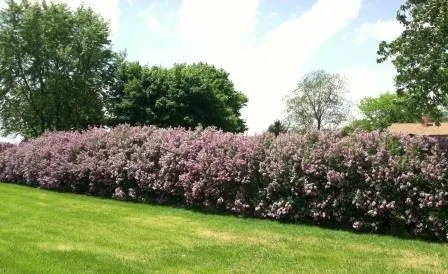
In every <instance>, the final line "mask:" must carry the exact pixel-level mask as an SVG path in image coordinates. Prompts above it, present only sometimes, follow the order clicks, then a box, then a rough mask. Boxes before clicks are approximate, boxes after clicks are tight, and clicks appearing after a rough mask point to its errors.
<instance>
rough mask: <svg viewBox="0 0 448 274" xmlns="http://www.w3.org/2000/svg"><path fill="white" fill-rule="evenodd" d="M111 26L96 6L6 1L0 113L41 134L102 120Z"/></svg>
mask: <svg viewBox="0 0 448 274" xmlns="http://www.w3.org/2000/svg"><path fill="white" fill-rule="evenodd" d="M108 37H109V26H108V23H107V22H105V21H104V20H103V19H102V18H101V17H100V16H98V15H97V14H95V13H94V12H93V11H92V10H91V9H89V8H85V7H80V8H78V9H77V10H74V11H73V10H70V9H69V8H68V7H67V6H66V5H65V4H55V3H51V4H47V3H46V2H45V1H44V2H42V3H41V2H40V1H27V0H24V1H20V2H16V1H14V0H9V1H7V5H6V7H5V8H4V9H3V10H1V11H0V117H1V118H0V119H1V125H2V127H3V129H4V130H6V131H8V132H19V133H21V134H22V135H24V136H37V135H40V134H41V133H43V132H44V131H45V130H70V129H80V128H86V127H88V126H90V125H98V124H100V123H101V122H102V120H103V115H104V111H103V108H104V105H103V96H104V93H105V91H107V90H108V86H109V83H111V80H112V76H113V71H114V67H115V59H116V58H115V54H114V53H113V52H112V47H111V41H110V40H109V38H108Z"/></svg>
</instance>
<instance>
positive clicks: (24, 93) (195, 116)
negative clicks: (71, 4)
mask: <svg viewBox="0 0 448 274" xmlns="http://www.w3.org/2000/svg"><path fill="white" fill-rule="evenodd" d="M109 37H110V28H109V24H108V22H106V21H105V20H104V19H103V18H102V17H100V16H99V15H98V14H96V13H94V12H93V10H92V9H90V8H87V7H84V6H81V7H79V8H78V9H76V10H71V9H69V8H68V6H67V5H66V4H62V3H53V2H51V3H47V2H45V1H42V2H41V1H27V0H24V1H14V0H8V1H7V2H6V7H5V8H4V9H2V10H1V11H0V125H1V128H2V131H3V132H5V133H9V132H16V133H20V134H21V135H23V136H25V137H34V136H38V135H40V134H42V133H43V132H44V131H46V130H77V129H85V128H88V127H90V126H100V125H115V124H118V123H129V124H132V125H143V124H151V125H157V126H161V127H169V126H181V127H187V128H194V127H196V126H215V127H217V128H219V129H222V130H225V131H231V132H242V131H244V130H245V129H246V125H245V122H244V120H243V119H242V118H241V114H240V110H241V108H242V107H244V106H245V104H246V102H247V98H246V96H245V95H244V94H243V93H241V92H240V91H237V90H236V89H235V88H234V86H233V83H232V82H231V81H230V80H229V74H228V73H227V72H225V71H224V70H222V69H218V68H215V67H214V66H211V65H207V64H204V63H199V64H192V65H187V64H176V65H174V67H173V68H170V69H166V68H162V67H147V66H142V65H140V64H139V63H134V62H128V61H126V58H125V55H124V54H122V53H117V52H114V51H113V49H112V43H111V40H110V38H109Z"/></svg>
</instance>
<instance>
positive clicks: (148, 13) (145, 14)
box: [139, 2, 162, 33]
mask: <svg viewBox="0 0 448 274" xmlns="http://www.w3.org/2000/svg"><path fill="white" fill-rule="evenodd" d="M156 8H157V3H156V2H151V3H150V4H149V6H148V8H147V9H146V10H142V11H140V12H139V16H140V17H142V18H143V19H144V20H145V21H146V26H147V27H148V29H149V31H151V32H154V33H160V32H161V29H162V27H161V25H160V22H159V20H157V18H156V17H155V16H154V15H153V14H155V11H156Z"/></svg>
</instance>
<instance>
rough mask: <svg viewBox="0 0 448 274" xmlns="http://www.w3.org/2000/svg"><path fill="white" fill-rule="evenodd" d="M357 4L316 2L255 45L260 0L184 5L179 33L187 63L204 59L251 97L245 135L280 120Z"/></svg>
mask: <svg viewBox="0 0 448 274" xmlns="http://www.w3.org/2000/svg"><path fill="white" fill-rule="evenodd" d="M361 1H362V0H341V1H334V0H319V1H317V3H316V4H315V5H314V6H313V7H312V8H311V9H310V10H308V11H306V12H305V13H303V14H302V15H300V16H299V17H295V18H291V19H289V20H286V21H284V22H283V23H282V24H280V25H279V26H277V27H276V28H275V29H274V30H272V31H271V32H270V33H269V34H268V35H266V37H264V39H263V40H261V41H257V40H256V39H255V35H254V30H255V27H256V12H257V8H258V4H259V1H256V0H249V1H238V0H228V1H222V2H219V3H218V4H216V1H213V4H212V3H210V2H211V1H207V0H202V1H201V0H184V1H183V2H182V5H181V9H180V13H179V16H180V17H179V28H180V31H181V33H182V34H183V37H184V39H185V41H187V42H190V50H191V55H190V56H194V57H190V60H186V61H199V60H206V61H207V62H209V63H213V64H215V65H218V66H222V67H223V68H224V69H226V70H227V71H229V72H230V77H231V79H232V80H233V81H234V83H235V86H236V88H238V89H240V90H242V91H243V92H245V93H246V94H247V95H248V97H249V104H248V106H247V107H246V109H245V110H244V117H245V118H246V121H247V123H248V126H249V130H250V132H259V131H261V130H264V129H265V128H266V127H267V126H268V124H269V123H271V122H272V121H273V120H275V119H277V118H279V117H281V116H282V110H283V107H284V104H283V98H284V96H285V95H286V94H287V92H288V91H289V90H291V89H293V88H294V87H295V84H296V81H297V80H299V79H300V77H301V76H302V74H303V73H304V71H302V69H303V67H304V66H305V65H306V62H307V60H309V58H310V57H312V54H313V53H314V52H315V50H316V49H318V48H319V46H320V45H322V44H323V43H325V42H326V41H327V40H329V39H330V38H331V37H332V36H333V35H334V34H335V33H337V32H339V31H341V30H342V29H344V28H345V27H346V26H347V24H349V23H350V22H351V21H352V20H353V19H355V18H356V17H357V16H358V13H359V10H360V7H361ZM229 18H231V20H229ZM322 18H325V20H323V19H322Z"/></svg>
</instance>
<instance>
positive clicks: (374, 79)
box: [341, 62, 396, 118]
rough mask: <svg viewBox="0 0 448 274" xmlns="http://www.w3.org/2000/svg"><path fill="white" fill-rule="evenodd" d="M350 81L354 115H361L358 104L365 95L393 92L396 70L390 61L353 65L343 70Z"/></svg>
mask: <svg viewBox="0 0 448 274" xmlns="http://www.w3.org/2000/svg"><path fill="white" fill-rule="evenodd" d="M341 74H342V75H344V76H345V77H346V79H347V81H348V89H349V91H350V93H349V98H350V100H351V102H352V103H353V108H352V112H353V114H354V117H358V118H359V117H360V112H359V109H358V108H357V104H358V103H359V101H360V100H361V99H363V98H365V97H368V96H369V97H376V96H379V95H380V94H382V93H385V92H393V91H394V90H395V86H394V76H395V75H396V70H395V68H394V67H393V65H392V64H391V63H390V62H387V63H384V64H380V65H376V66H369V67H367V66H366V67H351V68H347V69H345V70H343V71H342V72H341Z"/></svg>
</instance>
